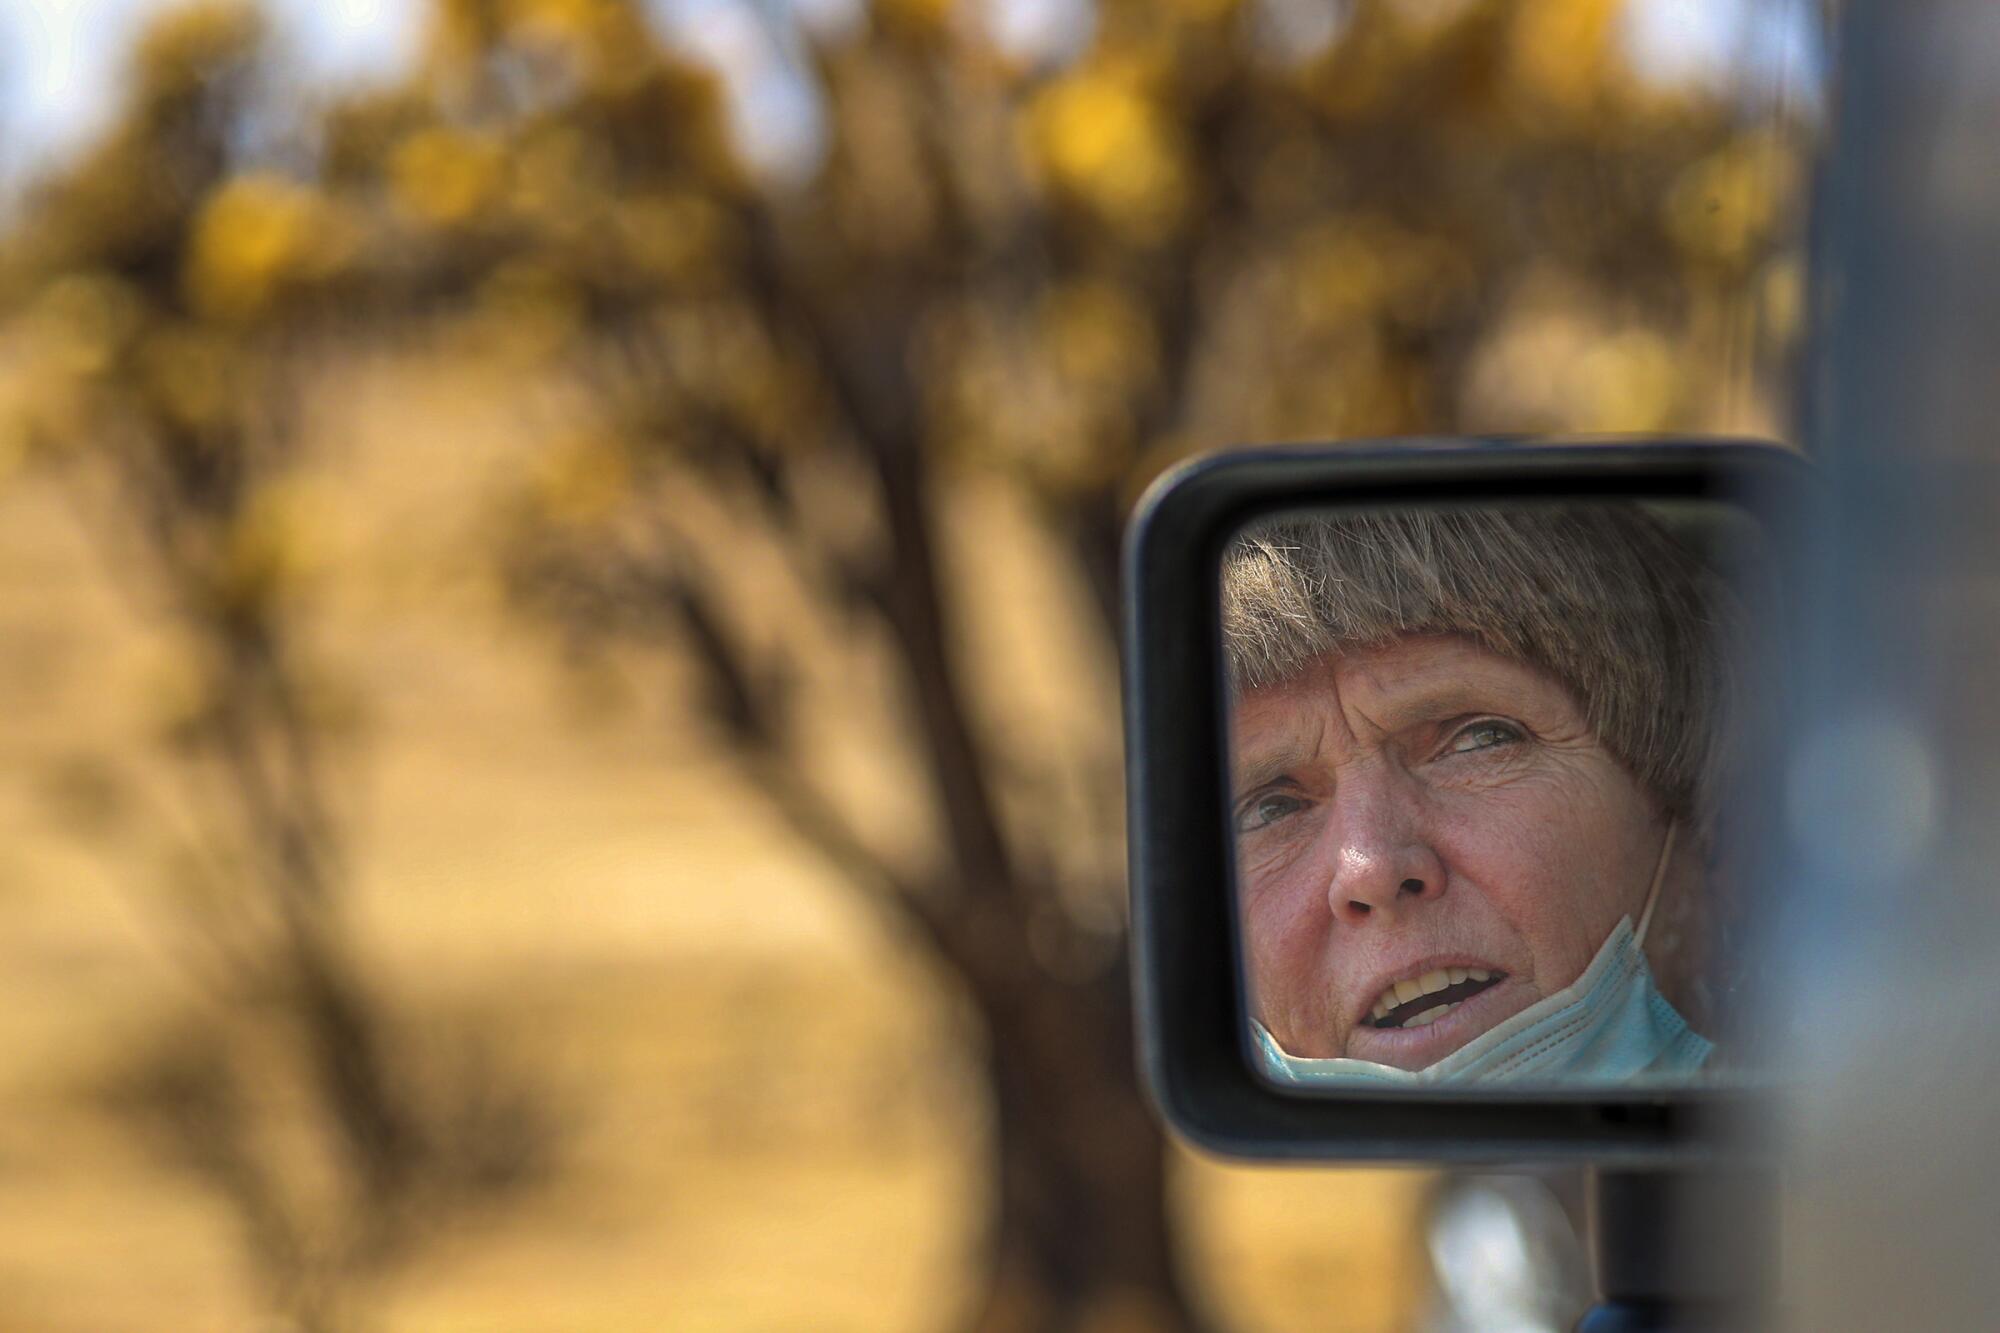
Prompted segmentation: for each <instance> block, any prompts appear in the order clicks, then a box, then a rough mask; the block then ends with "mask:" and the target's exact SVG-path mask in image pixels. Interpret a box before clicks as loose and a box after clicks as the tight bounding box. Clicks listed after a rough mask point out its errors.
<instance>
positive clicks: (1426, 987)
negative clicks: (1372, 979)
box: [1369, 967, 1493, 1028]
mask: <svg viewBox="0 0 2000 1333" xmlns="http://www.w3.org/2000/svg"><path fill="white" fill-rule="evenodd" d="M1492 976H1493V973H1491V972H1489V971H1487V970H1486V969H1485V968H1483V967H1439V968H1433V969H1432V970H1431V971H1429V972H1426V973H1424V974H1423V975H1422V976H1420V977H1411V978H1408V979H1405V980H1403V981H1398V982H1396V983H1395V984H1394V985H1392V986H1390V987H1389V988H1388V989H1387V990H1385V991H1383V992H1382V994H1381V996H1380V997H1379V998H1377V999H1376V1001H1375V1007H1374V1008H1373V1009H1372V1010H1370V1011H1369V1017H1370V1019H1372V1020H1374V1021H1378V1022H1379V1021H1380V1020H1382V1019H1384V1018H1387V1017H1388V1016H1389V1015H1390V1014H1391V1013H1392V1012H1394V1011H1395V1010H1396V1009H1397V1008H1398V1007H1400V1006H1402V1005H1405V1004H1408V1003H1409V1002H1410V1001H1412V1000H1416V999H1421V998H1422V997H1423V996H1426V995H1434V994H1436V993H1437V992H1438V991H1441V990H1444V989H1445V988H1446V987H1448V986H1456V985H1458V984H1459V983H1460V982H1462V981H1467V980H1470V981H1487V980H1490V979H1491V978H1492ZM1458 1003H1459V1002H1458V1001H1456V1000H1454V1001H1453V1002H1452V1003H1451V1004H1449V1005H1433V1006H1432V1007H1431V1008H1429V1009H1426V1010H1424V1012H1423V1013H1421V1014H1418V1015H1417V1016H1416V1017H1415V1018H1412V1019H1409V1020H1408V1021H1406V1022H1404V1023H1402V1024H1401V1025H1400V1026H1402V1027H1406V1028H1413V1027H1422V1026H1423V1025H1424V1024H1425V1023H1430V1022H1434V1021H1436V1016H1437V1015H1439V1014H1442V1013H1444V1012H1445V1011H1447V1010H1449V1009H1451V1008H1453V1007H1455V1006H1456V1005H1457V1004H1458Z"/></svg>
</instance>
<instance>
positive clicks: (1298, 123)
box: [0, 0, 1830, 1333]
mask: <svg viewBox="0 0 2000 1333" xmlns="http://www.w3.org/2000/svg"><path fill="white" fill-rule="evenodd" d="M1826 18H1827V15H1826V8H1825V6H1823V5H1821V4H1819V3H1816V2H1815V0H1345V2H1344V3H1335V2H1333V0H1171V2H1168V0H1150V2H1148V3H1137V2H1135V0H1098V2H1096V3H1093V0H874V3H868V0H658V2H657V3H643V2H642V0H623V2H621V0H349V2H348V3H344V4H311V3H307V0H284V3H272V4H268V5H263V6H259V5H255V4H248V3H244V4H230V3H199V4H194V5H188V4H178V5H177V4H173V3H164V2H162V3H154V2H143V0H67V2H65V0H0V714H3V715H4V716H5V718H6V723H5V725H4V726H0V754H4V756H5V759H4V763H0V828H4V835H0V1327H6V1328H23V1329H47V1330H72V1329H73V1330H84V1329H91V1330H97V1329H112V1328H115V1329H167V1328H173V1329H179V1328H215V1329H259V1330H278V1329H283V1330H300V1331H302V1333H303V1331H307V1330H310V1331H312V1333H347V1331H348V1330H364V1329H365V1330H374V1329H382V1330H416V1329H425V1330H431V1329H437V1330H474V1329H479V1330H486V1329H493V1330H499V1329H509V1330H512V1329H544V1328H545V1329H556V1328H561V1329H628V1328H629V1329H651V1328H673V1329H716V1330H725V1329H727V1330H736V1329H758V1330H762V1329H792V1328H811V1329H829V1330H844V1329H854V1330H929V1329H956V1328H967V1329H977V1330H982V1331H985V1333H1005V1331H1011V1330H1044V1329H1049V1330H1079V1331H1087V1333H1147V1331H1152V1330H1161V1331H1170V1330H1172V1331H1178V1330H1193V1329H1210V1328H1212V1329H1217V1330H1224V1329H1229V1330H1239V1329H1240V1330H1289V1329H1306V1328H1314V1329H1353V1330H1379V1329H1419V1328H1436V1327H1443V1326H1444V1324H1445V1321H1446V1319H1447V1316H1446V1315H1444V1314H1442V1313H1440V1306H1439V1301H1440V1299H1441V1295H1440V1292H1439V1290H1438V1284H1437V1281H1436V1279H1435V1277H1434V1275H1433V1274H1432V1273H1431V1271H1430V1262H1429V1259H1428V1258H1427V1251H1426V1234H1425V1225H1426V1217H1427V1214H1428V1212H1429V1200H1430V1199H1431V1198H1432V1197H1433V1191H1434V1190H1436V1189H1437V1188H1438V1186H1439V1178H1438V1177H1437V1176H1435V1175H1434V1174H1431V1173H1425V1172H1420V1171H1415V1170H1408V1171H1387V1170H1370V1171H1330V1170H1302V1169H1285V1170H1276V1169H1250V1168H1244V1167H1239V1166H1231V1165H1225V1164H1221V1163H1217V1162H1213V1161H1208V1160H1202V1159H1198V1158H1196V1157H1194V1156H1192V1155H1190V1154H1188V1153H1186V1152H1183V1151H1181V1150H1178V1149H1176V1148H1174V1147H1173V1146H1171V1145H1169V1144H1168V1143H1166V1142H1165V1141H1164V1140H1163V1138H1162V1136H1161V1134H1160V1132H1159V1131H1158V1129H1157V1127H1156V1126H1155V1123H1154V1121H1153V1120H1152V1118H1151V1116H1150V1113H1149V1112H1148V1111H1147V1109H1146V1108H1145V1106H1144V1104H1143V1102H1142V1100H1141V1097H1140V1093H1139V1091H1138V1089H1137V1087H1136V1085H1135V1082H1134V1076H1133V1068H1132V1066H1133V1057H1132V1052H1131V1040H1130V1014H1129V1012H1128V1008H1127V1002H1126V977H1125V974H1124V966H1123V963H1124V942H1123V922H1124V910H1125V904H1124V884H1123V879H1122V863H1123V842H1122V839H1123V831H1122V799H1123V798H1122V793H1121V790H1120V779H1121V774H1120V764H1121V751H1120V737H1119V734H1118V728H1117V723H1116V720H1115V719H1116V717H1117V671H1118V661H1117V649H1116V645H1115V643H1114V641H1113V633H1112V631H1113V628H1114V626H1115V623H1116V620H1115V617H1116V609H1117V604H1118V590H1117V571H1116V552H1117V542H1118V537H1119V532H1120V528H1121V525H1122V522H1123V519H1124V516H1125V514H1126V512H1127V510H1128V508H1129V506H1130V504H1131V503H1132V501H1133V500H1134V498H1135V497H1136V496H1137V494H1138V493H1139V491H1140V490H1141V489H1142V488H1143V487H1144V485H1145V484H1146V483H1147V482H1148V481H1149V480H1150V479H1151V478H1152V477H1153V476H1154V475H1156V474H1157V473H1158V472H1159V471H1160V470H1161V469H1163V468H1165V467H1167V466H1169V465H1170V464H1172V463H1173V462H1175V461H1176V460H1178V459H1180V458H1183V457H1185V456H1187V455H1189V454H1191V453H1195V452H1199V451H1203V450H1207V449H1213V448H1218V447H1225V446H1228V445H1231V444H1237V443H1245V442H1250V441H1266V440H1274V439H1335V438H1348V437H1367V436H1382V435H1393V434H1406V433H1412V432H1437V431H1505V432H1514V431H1590V432H1598V431H1632V430H1639V431H1654V430H1679V429H1685V430H1702V431H1730V432H1745V433H1752V434H1760V435H1776V436H1778V437H1780V438H1789V436H1790V433H1791V429H1792V428H1791V424H1790V421H1789V416H1788V410H1787V401H1788V395H1789V392H1790V388H1791V384H1790V377H1791V374H1792V364H1793V355H1794V352H1795V349H1796V343H1797V339H1798V333H1799V330H1800V327H1801V324H1802V317H1803V311H1804V306H1805V300H1806V278H1805V273H1804V269H1803V266H1802V262H1801V241H1802V235H1803V225H1804V201H1805V193H1806V189H1807V186H1808V183H1809V175H1810V172H1811V168H1812V161H1813V153H1814V151H1815V148H1814V145H1815V142H1816V139H1817V136H1818V135H1819V132H1820V121H1821V117H1822V114H1823V111H1824V103H1825V100H1826V88H1825V77H1826V70H1827V68H1828V65H1829V61H1830V53H1829V51H1828V50H1827V43H1826V37H1825V24H1826Z"/></svg>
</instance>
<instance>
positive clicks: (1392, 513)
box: [1219, 500, 1780, 1093]
mask: <svg viewBox="0 0 2000 1333" xmlns="http://www.w3.org/2000/svg"><path fill="white" fill-rule="evenodd" d="M1763 548H1764V541H1763V538H1762V535H1761V532H1760V529H1759V527H1758V525H1757V524H1756V522H1755V521H1754V520H1753V519H1752V518H1751V517H1750V515H1749V514H1748V513H1746V512H1745V511H1743V510H1741V509H1739V508H1736V507H1735V506H1732V505H1730V504H1727V503H1723V502H1714V501H1700V502H1692V501H1684V502H1676V503H1671V504H1654V503H1643V504H1642V503H1637V502H1629V501H1596V500H1593V501H1577V502H1539V501H1538V502H1533V503H1525V502H1509V503H1505V504H1491V505H1473V504H1460V505H1453V506H1449V507H1426V508H1385V507H1347V508H1334V509H1317V510H1310V511H1292V512H1284V513H1277V514H1272V515H1267V516H1264V517H1261V518H1259V519H1257V520H1255V521H1253V522H1251V523H1249V524H1247V525H1246V526H1244V527H1243V528H1242V529H1240V530H1239V531H1238V532H1237V533H1236V534H1235V535H1234V538H1233V540H1232V541H1231V542H1230V543H1229V544H1228V546H1227V548H1226V550H1225V552H1224V555H1223V567H1222V570H1221V572H1220V575H1221V576H1220V581H1219V582H1220V589H1221V594H1220V595H1221V598H1222V608H1221V611H1222V615H1221V624H1222V638H1223V643H1222V645H1221V651H1222V654H1223V658H1224V663H1225V671H1226V678H1227V680H1228V687H1227V688H1228V695H1229V698H1228V725H1229V732H1230V735H1229V738H1228V740H1229V743H1228V747H1227V751H1228V754H1229V762H1230V765H1231V773H1230V781H1229V783H1228V787H1227V790H1228V792H1229V809H1228V811H1227V812H1226V817H1227V819H1228V821H1229V825H1230V829H1231V831H1232V836H1233V839H1234V846H1235V854H1236V884H1235V895H1236V926H1237V939H1238V957H1239V963H1240V976H1241V980H1242V985H1243V994H1244V998H1245V1002H1246V1003H1245V1008H1246V1027H1247V1031H1246V1032H1245V1034H1244V1035H1245V1043H1244V1044H1245V1050H1246V1053H1247V1058H1248V1059H1249V1060H1250V1062H1251V1064H1252V1067H1253V1068H1254V1069H1255V1071H1256V1072H1257V1073H1258V1074H1259V1075H1260V1076H1261V1077H1263V1078H1264V1079H1265V1080H1266V1081H1268V1082H1269V1083H1271V1084H1273V1085H1275V1086H1277V1087H1280V1088H1282V1089H1285V1090H1290V1091H1299V1092H1304V1093H1311V1092H1314V1091H1322V1092H1324V1091H1347V1090H1353V1089H1359V1088H1386V1089H1392V1090H1393V1089H1397V1088H1404V1089H1412V1090H1415V1089H1425V1090H1429V1089H1433V1088H1443V1089H1448V1088H1453V1087H1461V1086H1478V1087H1480V1088H1482V1089H1486V1088H1491V1087H1493V1086H1496V1085H1501V1084H1512V1085H1521V1086H1532V1085H1535V1084H1543V1085H1555V1086H1571V1085H1576V1086H1589V1087H1595V1086H1602V1085H1605V1084H1634V1083H1637V1084H1663V1085H1668V1086H1678V1085H1684V1084H1688V1083H1690V1082H1695V1083H1702V1082H1712V1081H1715V1080H1718V1079H1722V1078H1727V1077H1728V1076H1730V1075H1731V1074H1734V1073H1738V1072H1741V1071H1743V1070H1744V1069H1745V1068H1746V1067H1748V1066H1751V1065H1754V1063H1755V1062H1754V1059H1753V1058H1752V1057H1751V1056H1750V1054H1749V1053H1748V1052H1747V1051H1746V1050H1744V1049H1743V1041H1744V1038H1743V1036H1742V1034H1741V1033H1740V1032H1739V1031H1738V1030H1737V1029H1738V1028H1740V1027H1742V1026H1743V1024H1742V1023H1741V1019H1742V1017H1743V1016H1742V1015H1741V1014H1740V1013H1739V1012H1737V1011H1736V1009H1735V1008H1734V1007H1733V1006H1732V1003H1731V1001H1732V998H1733V997H1735V996H1736V995H1738V994H1739V993H1748V990H1749V985H1748V983H1749V981H1750V973H1751V971H1752V969H1753V967H1754V964H1755V959H1754V957H1752V956H1750V955H1751V954H1753V953H1754V946H1753V944H1752V943H1751V942H1752V941H1754V940H1755V938H1756V936H1757V931H1756V929H1755V928H1754V927H1755V923H1754V922H1753V921H1752V920H1751V919H1750V912H1751V909H1752V907H1753V897H1752V895H1749V894H1746V893H1744V892H1743V887H1744V884H1745V883H1746V881H1748V880H1749V879H1751V878H1753V876H1752V875H1751V874H1750V873H1749V870H1748V867H1747V865H1746V862H1747V860H1748V858H1749V855H1750V853H1749V851H1748V849H1749V848H1750V847H1751V846H1753V845H1754V839H1753V838H1751V837H1746V834H1755V833H1756V832H1757V831H1758V825H1759V823H1760V822H1761V821H1762V819H1763V816H1762V813H1761V804H1760V803H1761V801H1762V800H1763V799H1764V797H1763V795H1762V793H1764V792H1765V791H1767V790H1768V788H1769V786H1770V784H1768V783H1760V782H1758V781H1757V780H1756V768H1757V764H1758V756H1759V755H1760V754H1762V753H1763V752H1764V749H1765V747H1764V746H1762V745H1761V744H1759V743H1758V739H1757V731H1758V727H1757V720H1758V719H1759V718H1760V717H1761V716H1762V715H1763V713H1764V712H1765V711H1767V710H1763V709H1760V708H1759V707H1758V701H1759V699H1760V698H1761V697H1762V696H1763V694H1764V693H1765V692H1764V691H1763V690H1761V688H1760V687H1759V686H1758V684H1757V682H1758V681H1759V680H1760V679H1762V677H1763V676H1764V675H1765V674H1766V673H1767V671H1768V665H1767V664H1768V662H1769V660H1770V654H1771V652H1772V651H1773V645H1770V644H1768V643H1766V642H1764V641H1763V640H1764V639H1765V638H1767V637H1769V635H1770V634H1771V633H1772V627H1773V626H1775V625H1777V624H1778V623H1779V621H1780V616H1779V614H1778V612H1779V609H1780V608H1779V607H1778V606H1777V598H1776V589H1775V588H1773V587H1768V586H1765V585H1764V583H1763V582H1762V580H1764V579H1767V578H1768V577H1769V574H1770V564H1769V561H1768V560H1767V559H1766V558H1765V552H1764V549H1763Z"/></svg>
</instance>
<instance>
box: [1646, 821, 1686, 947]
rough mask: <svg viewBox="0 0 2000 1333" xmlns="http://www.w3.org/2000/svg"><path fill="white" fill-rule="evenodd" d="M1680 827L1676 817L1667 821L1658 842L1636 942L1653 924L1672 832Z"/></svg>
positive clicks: (1671, 845)
mask: <svg viewBox="0 0 2000 1333" xmlns="http://www.w3.org/2000/svg"><path fill="white" fill-rule="evenodd" d="M1680 827H1681V823H1680V821H1679V820H1678V819H1673V820H1669V821H1667V838H1666V841H1665V842H1663V843H1661V844H1660V860H1659V864H1657V865H1655V866H1654V867H1653V883H1652V885H1651V886H1650V887H1649V888H1647V890H1646V906H1645V907H1644V908H1643V909H1641V911H1640V913H1639V929H1638V931H1637V935H1636V942H1637V943H1639V944H1644V943H1645V942H1646V927H1648V926H1650V925H1652V924H1653V909H1654V908H1655V907H1658V906H1659V905H1660V885H1662V884H1664V883H1666V882H1667V862H1668V861H1670V860H1672V859H1673V855H1674V834H1676V833H1678V832H1680Z"/></svg>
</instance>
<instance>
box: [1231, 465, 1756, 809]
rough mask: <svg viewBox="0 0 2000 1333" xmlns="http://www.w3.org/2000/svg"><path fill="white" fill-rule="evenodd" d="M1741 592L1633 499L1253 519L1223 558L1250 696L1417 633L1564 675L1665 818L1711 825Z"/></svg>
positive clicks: (1237, 650) (1236, 655)
mask: <svg viewBox="0 0 2000 1333" xmlns="http://www.w3.org/2000/svg"><path fill="white" fill-rule="evenodd" d="M1730 603H1731V598H1730V595H1729V592H1728V590H1727V589H1726V588H1725V587H1723V586H1722V584H1721V581H1720V580H1719V579H1717V578H1716V577H1715V576H1714V575H1713V574H1711V573H1710V572H1709V571H1708V570H1707V568H1706V567H1705V566H1704V565H1703V563H1702V562H1701V560H1700V559H1698V558H1697V557H1696V556H1695V555H1694V553H1693V552H1691V551H1690V550H1689V549H1688V548H1687V547H1685V546H1684V545H1683V544H1682V543H1681V541H1680V540H1679V539H1677V538H1676V537H1675V536H1674V535H1673V534H1672V533H1670V532H1669V531H1668V530H1667V528H1666V527H1665V526H1664V525H1663V524H1662V523H1660V522H1659V520H1657V519H1655V518H1653V517H1652V516H1651V515H1649V514H1647V513H1646V512H1645V511H1644V510H1643V509H1641V508H1639V507H1638V506H1637V505H1635V504H1631V503H1625V502H1615V501H1598V502H1590V503H1523V504H1518V505H1508V506H1506V507H1502V508H1495V507H1490V506H1488V507H1470V506H1468V507H1462V508H1428V509H1372V508H1371V509H1358V508H1357V509H1353V510H1348V511H1344V512H1339V513H1327V514H1314V515H1310V516H1281V517H1278V518H1274V519H1269V520H1264V521H1260V522H1257V523H1254V524H1252V525H1251V526H1249V527H1247V528H1245V529H1244V530H1243V531H1242V532H1241V533H1239V534H1238V535H1237V537H1236V539H1235V540H1234V541H1233V542H1232V543H1231V544H1230V546H1229V548H1228V551H1227V552H1226V554H1225V556H1224V560H1223V568H1222V625H1223V640H1224V649H1225V655H1226V658H1227V665H1228V670H1229V675H1230V679H1231V682H1232V686H1233V688H1234V689H1235V690H1236V691H1241V690H1245V689H1260V688H1264V687H1267V686H1271V685H1276V684H1281V683H1283V682H1285V681H1288V680H1291V679H1293V678H1294V677H1296V676H1298V675H1299V674H1301V673H1302V672H1303V671H1304V670H1305V669H1306V668H1307V667H1308V666H1309V665H1310V664H1311V663H1312V662H1314V661H1315V660H1316V659H1319V658H1321V657H1325V656H1328V655H1334V656H1338V655H1340V654H1342V653H1345V652H1349V651H1352V650H1353V649H1355V648H1359V647H1364V646H1370V645H1380V644H1383V643H1387V642H1389V641H1390V640H1393V639H1396V638H1400V637H1402V636H1405V635H1416V634H1439V635H1460V636H1463V637H1466V638H1469V639H1471V640H1473V641H1475V642H1477V643H1478V644H1479V645H1480V646H1482V647H1484V648H1486V649H1487V650H1489V651H1491V652H1494V653H1498V654H1499V655H1501V656H1503V657H1509V658H1513V659H1515V660H1516V661H1520V662H1525V663H1527V664H1529V665H1531V666H1535V667H1538V668H1540V669H1542V670H1543V671H1546V672H1548V673H1549V674H1550V675H1552V676H1554V677H1555V678H1556V679H1557V680H1559V681H1561V682H1562V683H1563V684H1564V685H1565V686H1567V687H1568V688H1569V690H1570V692H1571V693H1572V694H1573V695H1574V696H1575V698H1576V700H1577V702H1578V704H1579V705H1580V707H1581V709H1582V711H1583V714H1584V716H1585V718H1586V719H1587V721H1588V723H1589V725H1590V727H1591V730H1592V731H1594V732H1595V733H1596V735H1597V737H1598V739H1599V740H1601V741H1602V742H1603V743H1604V744H1605V746H1606V748H1608V749H1609V750H1610V751H1611V752H1612V753H1613V754H1614V755H1616V756H1617V757H1618V758H1619V759H1620V761H1622V762H1623V763H1624V764H1625V765H1626V767H1627V768H1628V769H1629V770H1630V771H1631V772H1632V774H1633V775H1634V776H1635V777H1636V778H1637V779H1638V780H1639V781H1640V782H1641V783H1642V784H1643V785H1644V786H1646V787H1647V788H1648V789H1649V790H1650V791H1651V792H1652V793H1653V795H1654V796H1655V797H1656V798H1657V799H1658V800H1659V801H1660V803H1661V804H1662V806H1663V807H1664V808H1665V810H1666V811H1667V813H1669V814H1671V815H1676V816H1680V817H1684V818H1690V819H1692V820H1693V821H1694V822H1695V823H1696V824H1697V825H1700V826H1704V827H1705V826H1706V825H1707V823H1708V818H1707V817H1708V815H1709V814H1710V813H1711V812H1710V811H1709V810H1708V809H1707V797H1708V796H1709V791H1708V788H1709V786H1710V782H1709V778H1710V776H1711V773H1710V770H1711V767H1712V766H1713V765H1714V764H1715V762H1716V758H1717V752H1718V749H1719V748H1720V747H1719V743H1718V742H1719V733H1720V728H1721V726H1722V714H1723V712H1724V704H1725V699H1726V698H1727V697H1728V696H1729V695H1730V694H1731V693H1732V692H1733V691H1732V690H1731V689H1730V687H1729V686H1728V684H1727V676H1728V674H1729V673H1728V671H1727V667H1728V665H1729V664H1728V661H1727V658H1726V651H1727V650H1726V646H1725V640H1727V639H1731V638H1733V633H1732V632H1731V631H1732V630H1733V628H1734V627H1733V626H1731V625H1729V624H1728V623H1727V622H1728V621H1729V620H1730V619H1731V617H1730V614H1729V611H1728V607H1729V605H1730Z"/></svg>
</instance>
